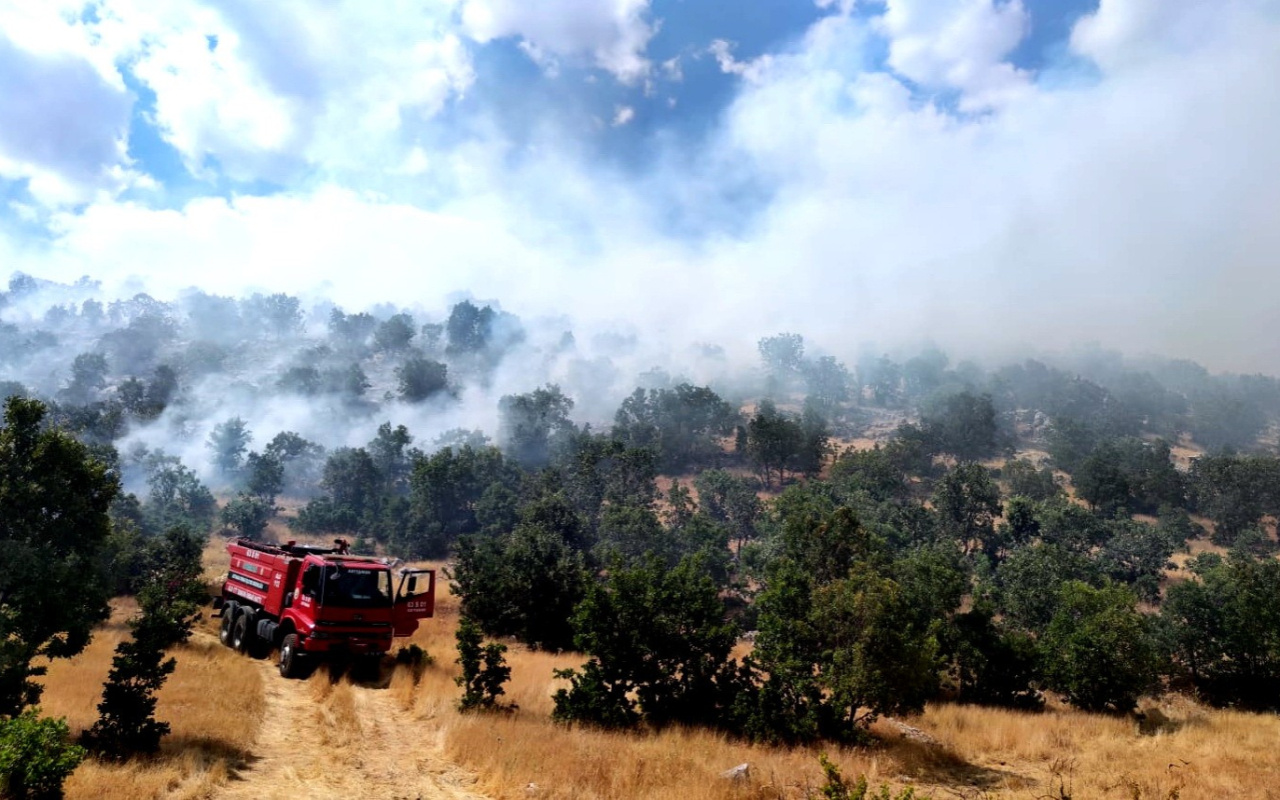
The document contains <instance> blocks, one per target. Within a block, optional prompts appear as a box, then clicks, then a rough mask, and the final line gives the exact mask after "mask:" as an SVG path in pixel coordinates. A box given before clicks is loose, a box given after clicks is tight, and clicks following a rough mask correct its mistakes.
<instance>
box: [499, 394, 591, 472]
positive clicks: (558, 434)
mask: <svg viewBox="0 0 1280 800" xmlns="http://www.w3.org/2000/svg"><path fill="white" fill-rule="evenodd" d="M572 410H573V400H572V399H571V398H569V397H566V396H565V395H564V393H563V392H561V391H560V387H559V386H556V385H555V384H548V385H547V386H545V387H541V388H538V389H535V390H533V391H532V392H528V393H526V394H515V395H505V396H504V397H503V398H502V399H501V400H499V401H498V413H499V434H498V438H499V440H500V441H501V442H502V446H503V449H504V450H506V452H507V454H508V455H510V456H511V457H512V458H513V459H515V460H516V462H518V463H520V464H522V465H524V466H526V467H541V466H545V465H546V464H547V463H549V462H550V461H551V456H552V450H553V447H554V445H555V444H556V442H557V441H558V440H560V439H562V438H563V437H564V436H566V435H567V434H570V433H572V432H573V423H572V422H570V421H569V412H570V411H572Z"/></svg>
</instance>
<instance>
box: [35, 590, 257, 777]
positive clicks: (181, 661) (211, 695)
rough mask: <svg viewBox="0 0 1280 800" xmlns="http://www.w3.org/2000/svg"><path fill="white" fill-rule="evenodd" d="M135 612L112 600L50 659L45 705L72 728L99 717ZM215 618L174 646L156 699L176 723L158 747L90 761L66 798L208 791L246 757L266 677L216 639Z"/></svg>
mask: <svg viewBox="0 0 1280 800" xmlns="http://www.w3.org/2000/svg"><path fill="white" fill-rule="evenodd" d="M136 612H137V605H136V604H135V603H134V602H133V601H132V600H127V599H122V600H117V601H114V602H113V604H112V615H111V619H110V620H109V621H108V622H107V623H106V624H105V625H104V626H102V627H101V628H99V629H98V631H97V632H96V633H95V635H94V638H93V641H91V642H90V643H89V646H88V647H87V648H85V651H84V652H83V653H81V654H80V655H78V656H76V657H75V658H72V659H66V660H58V661H54V662H52V663H50V665H49V674H48V675H47V676H45V678H44V680H43V683H44V686H45V691H44V696H43V698H42V701H41V710H42V713H43V714H46V715H48V716H54V717H66V718H67V724H68V725H69V726H70V728H71V731H72V734H73V735H77V734H79V733H80V732H81V731H84V730H85V729H87V728H89V727H90V726H92V725H93V723H94V722H95V721H96V720H97V718H98V708H97V706H98V703H99V702H100V701H101V699H102V684H103V682H104V681H105V680H106V678H107V673H108V672H109V671H110V669H111V659H112V657H113V656H114V655H115V648H116V645H117V644H119V643H120V642H121V641H123V640H124V639H126V638H128V637H129V636H130V635H131V634H130V631H129V628H128V626H127V625H126V624H125V623H126V620H127V619H129V617H130V616H132V615H133V614H135V613H136ZM206 616H207V614H206ZM215 622H216V620H208V619H206V620H204V621H202V622H201V623H199V624H198V626H197V629H198V632H197V635H196V636H195V637H194V638H193V639H192V640H191V642H190V643H189V644H186V645H182V646H179V647H177V648H175V649H174V650H173V651H172V653H171V654H172V655H173V656H174V657H175V658H176V659H177V667H176V669H175V670H174V672H173V674H172V675H170V676H169V680H168V681H167V682H166V683H165V685H164V687H163V688H162V689H161V690H160V692H159V694H158V703H157V707H156V718H157V719H161V720H164V721H167V722H168V723H169V724H170V726H171V732H170V734H169V736H166V737H165V738H164V740H163V741H162V743H161V749H160V753H159V754H158V755H156V756H155V757H153V758H146V759H137V760H135V761H132V762H130V763H127V764H108V763H102V762H98V761H94V760H88V761H86V762H85V763H83V764H82V765H81V766H80V767H79V769H77V770H76V771H75V772H74V773H73V774H72V775H71V777H70V779H68V781H67V784H66V794H67V797H68V799H69V800H76V799H77V798H92V799H93V800H115V799H116V798H119V800H135V799H136V798H143V797H161V796H164V797H174V798H197V797H207V796H209V795H210V794H211V793H212V792H213V791H214V789H215V788H216V787H217V786H219V785H221V784H222V783H225V782H226V781H227V779H228V778H229V776H231V775H232V774H233V773H234V772H235V771H236V770H238V769H239V768H241V767H242V766H243V765H244V764H245V762H246V760H247V759H248V758H249V755H250V748H251V743H252V742H253V739H254V736H255V734H256V732H257V729H258V725H259V724H260V722H261V717H260V714H261V707H262V684H261V679H260V676H259V673H258V671H257V669H256V668H255V667H254V665H253V664H252V662H250V661H249V660H248V659H245V658H243V657H242V656H239V655H237V654H235V653H234V652H232V651H231V650H228V649H227V648H225V647H222V646H221V645H220V644H218V641H217V638H216V628H215V626H214V623H215Z"/></svg>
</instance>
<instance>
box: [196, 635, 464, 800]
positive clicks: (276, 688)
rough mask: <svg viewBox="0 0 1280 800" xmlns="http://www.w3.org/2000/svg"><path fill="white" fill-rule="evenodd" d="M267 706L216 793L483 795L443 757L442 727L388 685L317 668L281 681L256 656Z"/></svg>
mask: <svg viewBox="0 0 1280 800" xmlns="http://www.w3.org/2000/svg"><path fill="white" fill-rule="evenodd" d="M258 664H259V668H260V669H261V670H262V673H263V675H262V678H263V682H264V689H265V692H264V693H265V698H266V700H265V702H266V706H267V707H266V713H265V717H264V720H263V723H262V727H261V729H260V730H259V734H258V740H257V741H256V742H255V743H254V744H253V746H252V747H251V748H250V749H251V751H252V752H253V757H252V759H251V761H250V763H249V764H248V765H247V766H246V767H245V768H244V769H242V770H240V771H239V772H238V773H237V774H236V776H234V777H233V778H232V779H231V781H230V782H229V783H228V784H226V785H225V786H224V787H223V791H221V792H219V793H218V794H217V795H216V797H217V798H219V799H220V800H221V799H225V800H233V798H254V799H255V800H258V798H275V797H279V798H286V797H287V798H299V797H305V798H309V799H313V798H379V799H381V798H386V799H387V800H485V797H484V795H481V794H478V793H476V792H475V791H472V788H471V787H472V786H473V784H474V782H475V778H474V776H472V775H471V774H470V773H468V772H467V771H465V770H463V769H462V768H460V767H458V766H457V765H455V764H452V763H450V762H449V761H448V760H447V759H446V758H445V757H444V756H443V747H442V742H443V735H444V732H443V730H441V729H440V728H439V727H438V726H437V725H436V724H434V723H433V722H432V721H431V720H421V719H415V718H414V717H413V715H412V714H411V713H410V712H407V711H405V710H403V709H402V708H400V707H399V705H398V704H397V703H395V702H394V701H393V700H392V698H391V696H390V692H389V691H387V690H384V689H378V688H373V687H372V686H369V685H362V684H353V683H351V682H349V681H348V680H347V679H345V678H343V679H342V680H339V681H338V682H337V683H333V682H331V680H330V678H329V675H328V673H327V671H326V670H325V669H324V668H323V667H322V668H321V669H319V670H317V673H318V674H317V675H315V676H313V677H312V678H311V680H309V681H300V680H285V679H283V678H281V677H280V675H279V674H278V673H277V672H276V670H275V663H274V660H271V659H267V660H263V661H260V662H258Z"/></svg>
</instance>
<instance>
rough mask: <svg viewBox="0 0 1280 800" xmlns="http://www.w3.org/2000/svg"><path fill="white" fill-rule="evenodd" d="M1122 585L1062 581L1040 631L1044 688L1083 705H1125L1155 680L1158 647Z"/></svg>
mask: <svg viewBox="0 0 1280 800" xmlns="http://www.w3.org/2000/svg"><path fill="white" fill-rule="evenodd" d="M1135 603H1136V600H1135V598H1134V596H1133V594H1132V593H1131V592H1130V591H1129V590H1128V589H1126V588H1124V587H1121V586H1115V585H1108V586H1104V587H1102V588H1099V589H1095V588H1093V587H1092V586H1089V585H1088V584H1086V583H1082V582H1080V581H1067V582H1066V583H1064V584H1062V586H1061V588H1060V589H1059V590H1058V602H1057V610H1056V611H1055V613H1054V615H1053V619H1051V620H1050V621H1049V624H1048V626H1047V627H1046V628H1045V630H1044V634H1043V635H1042V636H1041V637H1040V653H1041V658H1042V660H1043V664H1044V672H1045V678H1046V680H1047V682H1048V685H1049V688H1051V689H1053V690H1054V691H1057V692H1061V693H1062V694H1063V695H1064V696H1065V697H1066V698H1067V700H1068V701H1069V702H1070V703H1071V704H1072V705H1076V706H1079V707H1080V708H1082V709H1084V710H1086V711H1115V712H1125V711H1131V710H1132V709H1133V708H1134V706H1136V705H1137V702H1138V696H1139V695H1141V694H1142V693H1143V692H1145V691H1147V690H1148V689H1150V688H1151V687H1152V686H1153V685H1155V681H1156V678H1157V676H1158V674H1159V667H1160V662H1159V651H1158V650H1157V647H1156V640H1155V638H1154V636H1153V632H1152V629H1151V624H1150V621H1149V620H1148V619H1147V618H1146V617H1145V616H1143V615H1142V614H1141V613H1140V612H1139V611H1138V610H1137V609H1136V608H1135Z"/></svg>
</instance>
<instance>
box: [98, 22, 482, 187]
mask: <svg viewBox="0 0 1280 800" xmlns="http://www.w3.org/2000/svg"><path fill="white" fill-rule="evenodd" d="M451 13H452V10H451V8H450V4H449V3H447V2H446V3H441V4H436V5H435V6H432V7H425V8H424V7H423V6H422V4H420V3H415V2H410V1H409V0H400V1H397V2H384V3H377V4H373V5H371V4H368V3H361V2H355V0H347V1H346V2H336V3H329V4H326V5H325V6H324V8H323V9H317V8H316V7H315V6H314V5H312V4H310V3H305V2H301V0H291V1H288V0H287V1H286V2H277V3H271V4H268V5H266V6H264V5H261V4H258V3H249V2H245V1H244V0H225V1H224V2H221V3H218V4H217V5H216V6H215V5H205V4H201V3H197V2H195V1H194V0H183V1H182V2H173V3H165V4H162V5H156V4H152V3H146V2H141V1H140V0H112V2H109V3H105V4H103V5H102V6H101V7H99V8H98V17H99V21H98V22H97V23H95V24H94V26H93V28H94V32H95V33H96V34H97V35H98V36H99V37H100V38H101V41H102V42H103V47H105V48H108V49H110V50H111V51H112V52H113V54H114V57H115V58H116V59H118V60H120V61H121V62H123V63H127V64H128V65H129V67H130V68H131V69H132V71H133V74H134V76H135V77H136V78H137V79H138V80H139V81H141V82H142V83H143V84H144V85H146V86H147V88H149V89H150V90H152V91H153V92H154V93H155V111H154V121H155V123H156V125H157V127H158V128H159V129H160V131H161V133H162V135H163V136H164V138H165V139H166V141H168V142H169V143H170V144H171V145H173V146H174V147H175V148H176V149H177V150H178V151H179V152H180V153H181V154H182V156H183V158H184V159H185V161H186V163H187V165H188V167H189V168H190V169H191V170H192V171H193V172H197V173H198V172H200V171H201V170H202V169H203V168H204V165H205V162H206V160H207V159H214V160H216V162H217V164H218V166H219V168H220V170H221V171H223V172H224V173H226V174H228V175H230V176H231V177H234V178H239V179H244V180H252V179H258V178H266V179H269V180H276V181H287V180H290V179H294V178H296V177H297V176H298V175H299V174H301V173H302V172H303V171H308V170H320V171H322V172H328V171H339V170H363V169H370V168H372V169H393V168H394V167H395V165H397V164H398V163H399V162H400V161H402V160H403V158H404V157H405V156H406V154H407V152H408V149H409V147H410V146H411V144H410V143H409V142H406V141H404V140H405V139H406V138H409V137H406V136H404V135H403V133H404V129H405V127H406V126H407V127H410V128H412V127H413V126H414V125H415V123H419V122H422V121H424V120H427V119H429V118H431V117H432V116H433V115H435V114H437V113H438V112H439V111H440V110H441V108H443V106H444V104H445V103H447V102H448V101H449V100H450V99H451V98H453V97H456V96H458V95H459V94H461V93H463V92H465V91H466V89H467V88H468V87H469V86H470V85H471V82H472V80H473V74H472V70H471V64H470V58H469V55H468V53H467V52H466V47H465V46H464V45H463V43H462V41H461V39H460V38H459V37H458V36H457V34H456V33H454V32H453V31H452V29H451V17H450V15H451Z"/></svg>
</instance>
